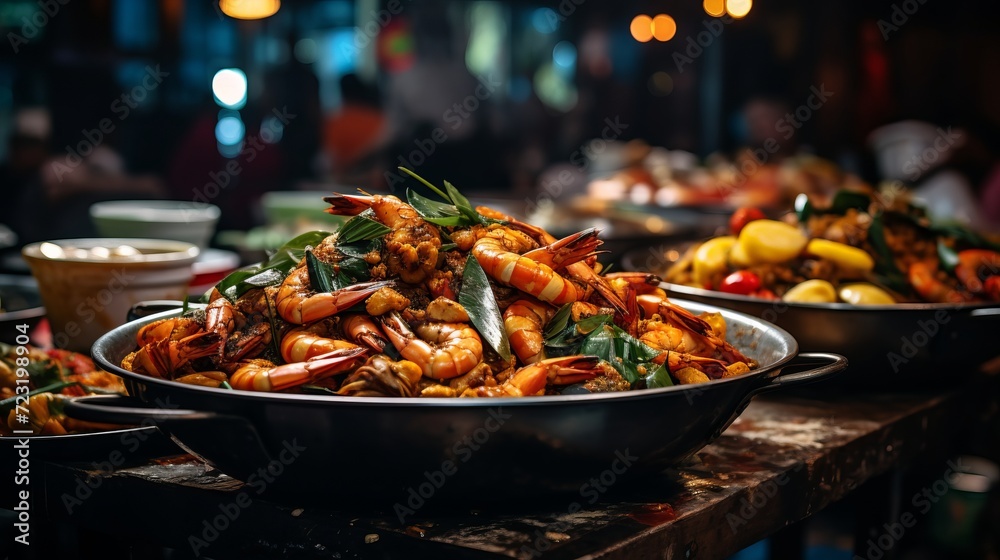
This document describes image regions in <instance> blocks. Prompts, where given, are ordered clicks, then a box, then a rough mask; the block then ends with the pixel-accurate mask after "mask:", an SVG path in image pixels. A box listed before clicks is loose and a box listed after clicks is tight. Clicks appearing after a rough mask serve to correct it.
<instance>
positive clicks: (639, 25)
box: [629, 15, 653, 43]
mask: <svg viewBox="0 0 1000 560" xmlns="http://www.w3.org/2000/svg"><path fill="white" fill-rule="evenodd" d="M629 31H631V32H632V38H633V39H635V40H636V41H639V42H640V43H648V42H649V40H650V39H652V38H653V18H651V17H649V16H647V15H638V16H635V17H634V18H632V25H630V26H629Z"/></svg>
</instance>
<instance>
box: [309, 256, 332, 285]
mask: <svg viewBox="0 0 1000 560" xmlns="http://www.w3.org/2000/svg"><path fill="white" fill-rule="evenodd" d="M306 268H308V270H309V285H310V286H311V287H312V289H313V291H316V292H332V291H334V287H333V268H332V267H330V265H328V264H326V263H325V262H323V261H321V260H319V257H317V256H316V255H315V254H314V253H313V252H312V250H311V249H309V250H306Z"/></svg>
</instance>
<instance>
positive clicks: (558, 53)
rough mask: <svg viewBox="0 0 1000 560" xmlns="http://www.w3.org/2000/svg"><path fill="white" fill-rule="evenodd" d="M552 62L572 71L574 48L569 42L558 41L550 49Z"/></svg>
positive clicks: (574, 61)
mask: <svg viewBox="0 0 1000 560" xmlns="http://www.w3.org/2000/svg"><path fill="white" fill-rule="evenodd" d="M552 62H554V63H555V64H556V66H559V67H561V68H566V69H573V68H575V67H576V47H574V46H573V43H570V42H569V41H559V42H558V43H556V46H555V47H553V48H552Z"/></svg>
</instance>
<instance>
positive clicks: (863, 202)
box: [829, 189, 872, 214]
mask: <svg viewBox="0 0 1000 560" xmlns="http://www.w3.org/2000/svg"><path fill="white" fill-rule="evenodd" d="M871 203H872V199H871V197H870V196H868V195H867V194H865V193H861V192H857V191H851V190H847V189H842V190H839V191H837V193H836V194H834V195H833V202H831V203H830V210H829V212H831V213H833V214H846V213H847V211H848V210H850V209H851V208H855V209H857V210H861V211H866V210H868V207H869V206H870V205H871Z"/></svg>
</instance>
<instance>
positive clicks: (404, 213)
mask: <svg viewBox="0 0 1000 560" xmlns="http://www.w3.org/2000/svg"><path fill="white" fill-rule="evenodd" d="M323 200H325V201H326V202H328V203H330V208H328V209H327V212H329V213H331V214H338V215H357V214H360V213H361V212H362V211H364V210H365V209H367V208H371V209H372V211H374V212H375V217H376V219H378V221H379V222H381V223H382V224H384V225H386V226H388V227H390V228H392V231H391V232H389V233H387V234H386V235H385V249H386V252H387V253H388V258H387V259H386V265H387V266H388V268H389V272H390V273H391V274H398V275H399V277H400V278H401V279H402V280H403V281H404V282H407V283H409V284H419V283H420V282H422V281H423V280H424V278H426V277H427V276H429V275H430V274H431V273H433V272H434V270H435V269H436V268H437V260H438V249H440V248H441V232H440V231H439V230H438V228H437V227H436V226H435V225H434V224H431V223H429V222H427V221H425V220H424V219H423V218H421V217H420V214H419V213H418V212H417V211H416V210H414V208H413V207H412V206H410V205H409V204H406V203H405V202H403V201H402V200H400V199H398V198H396V197H394V196H382V195H375V196H351V195H343V194H335V195H333V196H328V197H326V198H324V199H323Z"/></svg>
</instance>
